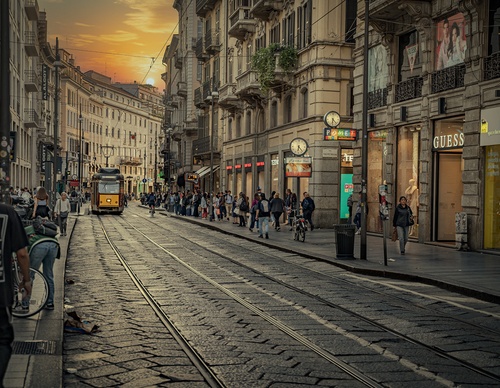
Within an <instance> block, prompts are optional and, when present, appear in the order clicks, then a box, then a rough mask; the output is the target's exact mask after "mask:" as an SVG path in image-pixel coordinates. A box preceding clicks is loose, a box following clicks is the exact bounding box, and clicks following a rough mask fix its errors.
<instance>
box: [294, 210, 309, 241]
mask: <svg viewBox="0 0 500 388" xmlns="http://www.w3.org/2000/svg"><path fill="white" fill-rule="evenodd" d="M292 229H293V239H294V240H296V241H302V242H304V241H305V240H306V231H307V220H306V219H305V218H304V216H302V215H300V214H299V215H296V216H294V217H293V221H292Z"/></svg>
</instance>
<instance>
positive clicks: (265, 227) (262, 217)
mask: <svg viewBox="0 0 500 388" xmlns="http://www.w3.org/2000/svg"><path fill="white" fill-rule="evenodd" d="M270 215H271V206H270V205H269V201H268V200H267V199H266V195H265V194H264V193H260V201H259V204H258V205H257V212H256V214H255V220H256V221H259V237H260V238H263V237H264V234H265V235H266V238H269V217H270Z"/></svg>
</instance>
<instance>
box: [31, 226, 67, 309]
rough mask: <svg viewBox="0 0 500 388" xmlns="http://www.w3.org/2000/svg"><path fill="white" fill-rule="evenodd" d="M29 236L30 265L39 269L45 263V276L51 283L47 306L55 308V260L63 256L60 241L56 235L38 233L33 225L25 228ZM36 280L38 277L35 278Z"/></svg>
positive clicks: (47, 307)
mask: <svg viewBox="0 0 500 388" xmlns="http://www.w3.org/2000/svg"><path fill="white" fill-rule="evenodd" d="M24 230H25V232H26V236H27V237H28V243H29V244H28V252H29V255H30V266H31V268H34V269H39V268H40V266H41V265H42V264H43V271H42V272H43V276H45V278H46V279H47V283H48V284H49V295H48V298H47V304H46V305H45V308H46V309H47V310H54V262H55V261H56V259H59V258H60V257H61V249H60V246H59V241H57V238H55V237H49V236H47V235H43V234H38V233H36V231H35V228H34V227H33V226H32V225H29V226H26V227H25V228H24ZM34 281H35V282H36V279H34Z"/></svg>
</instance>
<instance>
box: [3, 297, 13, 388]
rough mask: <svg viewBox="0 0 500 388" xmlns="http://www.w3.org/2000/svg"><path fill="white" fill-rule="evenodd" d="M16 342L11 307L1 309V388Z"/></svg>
mask: <svg viewBox="0 0 500 388" xmlns="http://www.w3.org/2000/svg"><path fill="white" fill-rule="evenodd" d="M12 341H14V328H13V327H12V315H11V308H10V307H0V387H3V378H4V377H5V372H6V371H7V366H8V365H9V360H10V356H11V354H12Z"/></svg>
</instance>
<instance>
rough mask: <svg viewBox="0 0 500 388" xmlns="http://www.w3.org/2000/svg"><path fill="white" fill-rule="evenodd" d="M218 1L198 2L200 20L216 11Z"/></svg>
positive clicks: (197, 11) (205, 0)
mask: <svg viewBox="0 0 500 388" xmlns="http://www.w3.org/2000/svg"><path fill="white" fill-rule="evenodd" d="M215 3H217V0H196V15H198V16H199V17H200V18H203V17H205V15H206V14H207V13H208V12H210V11H212V10H213V9H214V6H215Z"/></svg>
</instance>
